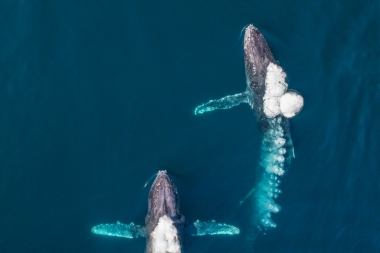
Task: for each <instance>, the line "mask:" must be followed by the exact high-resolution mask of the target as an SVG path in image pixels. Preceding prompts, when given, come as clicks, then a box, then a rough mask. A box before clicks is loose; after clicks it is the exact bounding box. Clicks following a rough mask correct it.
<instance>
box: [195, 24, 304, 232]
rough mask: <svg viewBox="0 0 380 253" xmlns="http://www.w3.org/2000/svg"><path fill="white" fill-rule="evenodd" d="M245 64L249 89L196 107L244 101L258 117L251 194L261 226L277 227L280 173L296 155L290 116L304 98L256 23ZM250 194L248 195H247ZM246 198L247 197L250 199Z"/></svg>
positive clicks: (247, 30) (251, 29)
mask: <svg viewBox="0 0 380 253" xmlns="http://www.w3.org/2000/svg"><path fill="white" fill-rule="evenodd" d="M244 63H245V73H246V82H247V88H246V91H244V92H242V93H239V94H235V95H229V96H226V97H224V98H221V99H218V100H210V101H209V102H208V103H205V104H202V105H200V106H198V107H197V108H196V109H195V114H196V115H198V114H203V113H205V112H209V111H213V110H215V109H229V108H231V107H234V106H237V105H239V104H241V103H248V104H249V105H250V106H251V108H252V109H253V111H254V112H255V115H256V117H257V122H258V127H259V130H260V132H261V133H262V135H263V140H262V144H261V161H260V174H261V178H260V180H259V183H258V185H257V186H256V187H255V188H254V189H253V190H252V191H251V192H250V193H249V194H248V196H250V195H251V194H254V196H255V198H254V200H255V204H256V205H255V206H256V207H257V214H256V217H255V218H257V219H255V220H257V221H258V224H257V225H258V227H259V228H262V227H264V228H269V227H275V226H276V224H275V223H274V222H273V221H272V219H271V213H276V212H278V211H279V210H280V206H279V205H278V204H276V203H275V202H274V199H275V198H277V196H278V193H280V192H281V191H280V189H278V185H279V183H280V180H279V179H278V177H279V176H282V175H283V174H284V173H285V167H286V166H285V164H286V165H289V164H290V160H291V158H292V157H294V148H293V143H292V140H291V136H290V130H289V121H288V119H289V118H292V117H294V116H295V115H297V114H298V113H299V112H300V111H301V109H302V108H303V104H304V100H303V97H302V96H301V95H300V94H299V93H298V92H296V91H294V90H288V84H287V82H286V80H285V79H286V74H285V72H284V71H283V69H282V68H281V67H280V66H279V65H278V63H277V62H276V60H275V59H274V57H273V54H272V52H271V51H270V49H269V46H268V43H267V42H266V40H265V38H264V36H263V35H262V33H261V32H260V31H259V30H258V29H257V28H256V27H254V26H253V25H249V26H247V27H246V28H245V34H244ZM248 196H247V197H248ZM247 197H246V198H247Z"/></svg>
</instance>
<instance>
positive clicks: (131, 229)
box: [91, 222, 146, 238]
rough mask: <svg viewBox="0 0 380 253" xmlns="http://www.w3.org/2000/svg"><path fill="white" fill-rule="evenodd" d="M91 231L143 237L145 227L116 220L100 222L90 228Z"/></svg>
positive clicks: (100, 233)
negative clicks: (114, 221) (106, 222)
mask: <svg viewBox="0 0 380 253" xmlns="http://www.w3.org/2000/svg"><path fill="white" fill-rule="evenodd" d="M91 232H92V233H94V234H98V235H108V236H117V237H125V238H138V237H145V234H146V230H145V227H142V226H140V225H135V224H134V223H133V222H132V223H131V224H128V225H127V224H123V223H121V222H117V223H116V224H100V225H97V226H95V227H93V228H92V229H91Z"/></svg>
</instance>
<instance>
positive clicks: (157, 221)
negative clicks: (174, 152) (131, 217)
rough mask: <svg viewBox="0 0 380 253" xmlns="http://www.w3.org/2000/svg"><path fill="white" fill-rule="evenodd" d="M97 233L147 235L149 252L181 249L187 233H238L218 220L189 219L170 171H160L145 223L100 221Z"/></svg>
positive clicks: (152, 189) (197, 234)
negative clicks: (183, 212)
mask: <svg viewBox="0 0 380 253" xmlns="http://www.w3.org/2000/svg"><path fill="white" fill-rule="evenodd" d="M91 231H92V232H93V233H94V234H100V235H108V236H117V237H125V238H138V237H145V238H146V248H145V253H167V252H168V253H180V252H182V244H183V241H184V238H185V236H186V235H191V236H203V235H218V234H219V235H236V234H239V233H240V230H239V229H238V228H237V227H234V226H232V225H227V224H223V223H216V222H215V221H208V222H201V221H199V220H197V221H196V222H194V223H192V224H186V223H185V217H184V216H183V215H182V214H181V212H180V209H179V196H178V191H177V188H176V186H175V185H174V183H173V182H172V180H171V179H170V178H169V176H168V175H167V172H166V171H159V172H158V173H157V177H156V179H155V181H154V182H153V184H152V187H151V189H150V191H149V197H148V213H147V215H146V217H145V226H140V225H135V224H134V223H130V224H123V223H120V222H117V223H115V224H100V225H97V226H94V227H93V228H92V229H91Z"/></svg>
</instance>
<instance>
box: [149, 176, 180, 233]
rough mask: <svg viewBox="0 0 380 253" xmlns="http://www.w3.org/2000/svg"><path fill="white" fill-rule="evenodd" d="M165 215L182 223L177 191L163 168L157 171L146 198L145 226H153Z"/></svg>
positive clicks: (175, 221)
mask: <svg viewBox="0 0 380 253" xmlns="http://www.w3.org/2000/svg"><path fill="white" fill-rule="evenodd" d="M165 215H166V216H167V217H169V218H170V219H172V220H173V222H174V223H175V224H176V223H183V221H184V217H183V216H182V215H181V213H180V210H179V196H178V191H177V188H176V186H175V185H174V183H173V182H172V180H171V179H170V178H169V176H168V174H167V172H166V171H165V170H163V171H159V172H158V173H157V176H156V179H155V180H154V182H153V184H152V187H151V188H150V192H149V198H148V214H147V217H146V219H145V223H146V225H147V227H148V228H149V227H150V226H151V227H152V229H153V227H155V226H156V225H157V223H158V221H159V219H160V218H161V217H163V216H165Z"/></svg>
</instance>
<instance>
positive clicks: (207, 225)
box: [187, 220, 240, 236]
mask: <svg viewBox="0 0 380 253" xmlns="http://www.w3.org/2000/svg"><path fill="white" fill-rule="evenodd" d="M187 231H188V233H190V234H191V235H192V236H202V235H237V234H239V233H240V230H239V229H238V228H237V227H235V226H232V225H228V224H224V223H216V222H215V221H214V220H212V221H206V222H203V221H199V220H197V221H196V222H194V223H193V224H191V225H190V226H189V228H188V230H187Z"/></svg>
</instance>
